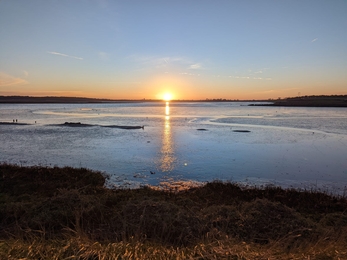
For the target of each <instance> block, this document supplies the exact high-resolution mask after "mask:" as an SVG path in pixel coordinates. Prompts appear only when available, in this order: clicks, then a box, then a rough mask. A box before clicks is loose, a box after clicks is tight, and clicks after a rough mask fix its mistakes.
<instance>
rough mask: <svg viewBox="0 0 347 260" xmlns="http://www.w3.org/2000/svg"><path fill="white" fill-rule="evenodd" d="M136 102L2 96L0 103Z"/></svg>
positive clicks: (82, 98)
mask: <svg viewBox="0 0 347 260" xmlns="http://www.w3.org/2000/svg"><path fill="white" fill-rule="evenodd" d="M109 102H134V101H133V100H125V99H120V100H112V99H98V98H84V97H30V96H0V103H109Z"/></svg>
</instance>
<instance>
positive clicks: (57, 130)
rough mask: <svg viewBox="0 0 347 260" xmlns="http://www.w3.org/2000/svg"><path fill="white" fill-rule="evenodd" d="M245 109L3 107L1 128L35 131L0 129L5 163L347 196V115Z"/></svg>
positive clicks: (135, 179)
mask: <svg viewBox="0 0 347 260" xmlns="http://www.w3.org/2000/svg"><path fill="white" fill-rule="evenodd" d="M247 105H248V104H247V103H232V102H230V103H173V102H172V103H165V102H158V103H119V104H37V105H36V104H30V105H18V104H16V105H15V104H11V105H8V104H0V122H12V121H13V119H17V120H18V123H28V124H29V125H19V124H17V125H4V124H1V125H0V144H1V150H0V151H1V153H0V162H7V163H15V164H21V165H44V166H55V165H57V166H73V167H86V168H90V169H95V170H100V171H103V172H106V173H108V174H109V175H110V176H111V177H110V184H111V185H116V186H129V187H138V186H140V185H146V184H150V185H159V184H162V185H164V184H168V183H169V184H173V183H176V184H177V183H181V184H182V183H184V182H187V183H200V182H206V181H212V180H223V181H236V182H242V183H248V184H252V185H253V184H256V185H266V184H274V185H281V186H283V187H296V188H309V189H311V188H313V189H316V188H318V189H323V190H328V191H331V192H335V193H340V194H343V192H346V185H347V109H346V108H288V107H254V106H247ZM35 121H36V123H35ZM64 122H81V123H85V124H91V125H93V126H88V127H67V126H59V125H60V124H63V123H64ZM110 125H131V126H142V125H143V126H144V129H143V130H142V129H134V130H125V129H118V128H110V127H103V126H110ZM197 129H206V131H199V130H197ZM235 130H247V131H249V132H235ZM150 171H152V172H155V174H151V173H150Z"/></svg>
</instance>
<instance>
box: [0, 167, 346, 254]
mask: <svg viewBox="0 0 347 260" xmlns="http://www.w3.org/2000/svg"><path fill="white" fill-rule="evenodd" d="M104 183H105V177H104V176H103V175H102V174H101V173H99V172H92V171H89V170H86V169H73V168H68V167H66V168H46V167H19V166H13V165H6V164H3V165H0V259H7V258H10V259H11V257H12V259H19V258H26V259H53V258H56V259H68V258H69V257H76V258H78V257H79V259H116V256H117V255H118V256H119V259H134V258H138V259H186V258H192V259H213V258H214V257H216V259H268V258H270V259H308V257H310V259H338V257H340V259H347V252H346V251H347V249H346V248H347V200H346V198H337V197H332V196H329V195H327V194H324V193H319V192H311V191H297V190H283V189H281V188H276V187H268V188H264V189H257V188H244V187H240V186H238V185H236V184H232V183H220V182H213V183H208V184H206V185H205V186H203V187H200V188H192V189H190V190H187V191H181V192H178V193H174V192H167V191H158V190H153V189H150V188H141V189H133V190H128V189H127V190H125V189H124V190H111V189H106V188H104ZM199 257H201V258H199ZM272 257H273V258H272Z"/></svg>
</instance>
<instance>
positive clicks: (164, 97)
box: [163, 93, 172, 101]
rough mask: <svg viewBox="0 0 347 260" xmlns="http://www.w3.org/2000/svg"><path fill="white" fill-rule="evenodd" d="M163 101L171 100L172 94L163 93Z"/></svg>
mask: <svg viewBox="0 0 347 260" xmlns="http://www.w3.org/2000/svg"><path fill="white" fill-rule="evenodd" d="M163 99H164V101H170V100H171V99H172V94H171V93H165V94H164V95H163Z"/></svg>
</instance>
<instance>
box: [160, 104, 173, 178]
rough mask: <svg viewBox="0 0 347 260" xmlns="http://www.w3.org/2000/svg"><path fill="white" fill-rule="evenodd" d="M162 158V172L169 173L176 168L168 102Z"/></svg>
mask: <svg viewBox="0 0 347 260" xmlns="http://www.w3.org/2000/svg"><path fill="white" fill-rule="evenodd" d="M160 153H161V158H160V170H161V171H163V172H169V171H171V170H173V168H174V162H175V160H176V158H175V153H174V145H173V138H172V132H171V125H170V104H169V102H166V106H165V122H164V130H163V139H162V147H161V151H160Z"/></svg>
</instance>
